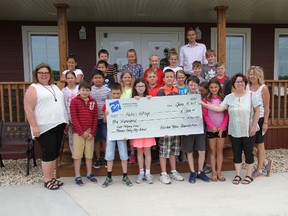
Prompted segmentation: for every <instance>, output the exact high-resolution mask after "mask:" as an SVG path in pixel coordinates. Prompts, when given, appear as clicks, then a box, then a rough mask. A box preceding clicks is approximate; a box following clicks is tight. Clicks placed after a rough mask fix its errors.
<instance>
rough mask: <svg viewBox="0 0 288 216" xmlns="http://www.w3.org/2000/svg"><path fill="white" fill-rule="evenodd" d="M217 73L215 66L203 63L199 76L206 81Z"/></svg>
mask: <svg viewBox="0 0 288 216" xmlns="http://www.w3.org/2000/svg"><path fill="white" fill-rule="evenodd" d="M216 74H217V71H216V67H215V66H209V65H208V64H205V65H203V67H202V73H201V77H202V78H204V79H205V80H206V81H207V82H209V80H210V79H211V78H213V77H215V76H216Z"/></svg>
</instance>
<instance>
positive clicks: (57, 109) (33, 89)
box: [24, 63, 68, 190]
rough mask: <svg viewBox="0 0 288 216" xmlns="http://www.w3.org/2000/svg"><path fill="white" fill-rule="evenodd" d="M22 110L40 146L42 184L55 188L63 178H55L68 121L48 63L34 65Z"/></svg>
mask: <svg viewBox="0 0 288 216" xmlns="http://www.w3.org/2000/svg"><path fill="white" fill-rule="evenodd" d="M24 110H25V113H26V117H27V120H28V122H29V124H30V127H31V134H32V137H33V139H36V140H37V142H38V143H39V145H40V147H41V150H42V171H43V180H44V187H46V188H48V189H49V190H57V189H59V187H60V186H62V185H63V182H61V181H59V180H57V179H55V178H54V171H55V168H56V159H57V157H58V155H59V150H60V146H61V141H62V137H63V132H64V129H65V127H66V124H67V123H68V116H67V113H66V109H65V104H64V95H63V93H62V91H60V89H59V88H58V87H57V86H56V85H55V84H54V78H53V72H52V69H51V67H50V66H49V65H48V64H44V63H42V64H39V65H38V66H36V69H35V73H34V74H33V83H32V84H31V85H30V86H29V88H28V89H27V91H26V93H25V96H24Z"/></svg>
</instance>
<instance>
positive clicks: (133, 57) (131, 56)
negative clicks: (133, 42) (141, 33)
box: [122, 49, 144, 79]
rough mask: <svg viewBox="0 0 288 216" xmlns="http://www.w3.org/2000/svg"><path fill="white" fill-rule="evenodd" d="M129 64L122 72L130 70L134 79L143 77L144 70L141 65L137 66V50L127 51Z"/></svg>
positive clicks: (124, 66)
mask: <svg viewBox="0 0 288 216" xmlns="http://www.w3.org/2000/svg"><path fill="white" fill-rule="evenodd" d="M127 59H128V64H126V65H123V67H122V70H129V71H130V72H131V73H132V75H133V78H134V79H137V78H138V77H143V75H144V74H143V68H142V65H141V64H137V54H136V50H135V49H129V50H128V51H127Z"/></svg>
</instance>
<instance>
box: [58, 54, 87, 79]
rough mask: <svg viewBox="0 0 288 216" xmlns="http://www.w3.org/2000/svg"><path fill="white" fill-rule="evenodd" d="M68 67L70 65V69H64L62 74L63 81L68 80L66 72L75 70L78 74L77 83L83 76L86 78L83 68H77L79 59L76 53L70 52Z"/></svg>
mask: <svg viewBox="0 0 288 216" xmlns="http://www.w3.org/2000/svg"><path fill="white" fill-rule="evenodd" d="M66 64H67V67H68V70H65V71H63V73H62V75H61V79H60V80H61V82H66V77H65V74H66V73H67V72H68V71H73V72H74V73H75V75H76V83H77V84H78V83H80V82H81V81H82V80H83V78H84V75H83V72H82V70H80V69H77V64H78V63H77V59H76V57H75V56H74V55H72V54H70V55H69V56H68V57H67V62H66Z"/></svg>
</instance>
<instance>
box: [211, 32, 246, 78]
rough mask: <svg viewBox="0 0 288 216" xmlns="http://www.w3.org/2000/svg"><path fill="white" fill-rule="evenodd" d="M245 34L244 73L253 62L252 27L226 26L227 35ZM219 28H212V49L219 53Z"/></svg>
mask: <svg viewBox="0 0 288 216" xmlns="http://www.w3.org/2000/svg"><path fill="white" fill-rule="evenodd" d="M227 34H228V35H243V36H244V39H245V41H244V46H245V50H244V59H245V64H244V65H243V70H244V71H243V73H245V72H246V71H247V69H248V68H249V67H250V64H251V28H226V35H227ZM216 44H217V28H211V49H213V50H215V52H216V53H217V46H216Z"/></svg>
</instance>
